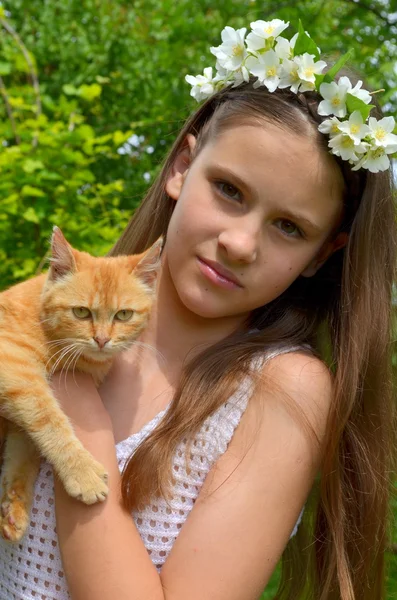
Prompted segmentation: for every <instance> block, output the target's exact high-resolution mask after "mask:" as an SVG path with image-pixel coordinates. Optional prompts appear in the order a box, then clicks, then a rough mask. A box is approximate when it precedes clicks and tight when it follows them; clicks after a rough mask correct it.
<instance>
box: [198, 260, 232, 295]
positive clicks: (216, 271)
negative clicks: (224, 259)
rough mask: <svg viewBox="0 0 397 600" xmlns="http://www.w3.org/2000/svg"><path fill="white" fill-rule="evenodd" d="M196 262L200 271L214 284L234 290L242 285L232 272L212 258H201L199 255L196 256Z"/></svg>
mask: <svg viewBox="0 0 397 600" xmlns="http://www.w3.org/2000/svg"><path fill="white" fill-rule="evenodd" d="M198 263H199V266H200V270H201V272H202V273H203V274H204V275H205V276H206V277H207V279H209V280H210V281H211V282H212V283H215V284H216V285H219V286H220V287H223V288H225V289H228V290H234V289H236V288H241V287H243V286H242V285H241V284H240V282H239V280H238V279H237V278H236V277H235V276H234V275H233V273H231V272H230V271H228V270H227V269H225V268H224V267H222V265H220V264H219V263H216V262H214V261H212V260H208V261H207V260H203V259H202V258H200V257H198Z"/></svg>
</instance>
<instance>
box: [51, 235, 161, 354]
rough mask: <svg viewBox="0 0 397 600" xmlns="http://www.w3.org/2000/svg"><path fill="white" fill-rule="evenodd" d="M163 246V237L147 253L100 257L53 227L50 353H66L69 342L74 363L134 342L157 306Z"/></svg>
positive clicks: (113, 352) (116, 349)
mask: <svg viewBox="0 0 397 600" xmlns="http://www.w3.org/2000/svg"><path fill="white" fill-rule="evenodd" d="M161 245H162V240H161V239H160V240H158V241H157V242H156V243H155V244H154V245H153V246H152V247H151V248H149V250H147V251H146V252H144V253H142V254H137V255H131V256H116V257H99V258H95V257H93V256H91V255H90V254H88V253H87V252H80V251H78V250H75V249H74V248H72V246H71V245H70V244H69V243H68V242H67V241H66V239H65V237H64V236H63V234H62V232H61V230H60V229H59V228H58V227H54V232H53V235H52V239H51V258H50V262H51V266H50V269H49V271H48V275H47V280H46V283H45V285H44V288H43V295H42V303H41V304H42V310H41V315H40V317H41V323H42V326H43V328H44V329H45V331H46V335H47V337H48V338H50V340H51V341H52V342H53V344H52V345H51V348H52V351H51V354H52V355H54V354H55V352H57V350H59V351H60V352H59V355H61V353H62V351H63V350H62V349H64V348H65V342H66V344H67V345H68V346H69V345H70V350H69V353H70V361H71V362H73V363H75V361H76V360H77V356H78V355H79V356H80V355H81V356H85V357H87V358H90V359H91V360H100V361H102V360H108V359H109V358H111V357H112V355H114V354H115V353H116V352H119V351H121V350H124V349H126V348H127V347H128V346H130V345H131V343H132V342H133V341H134V340H135V339H136V338H137V337H138V335H139V334H140V333H141V331H142V330H143V328H144V327H145V325H146V323H147V320H148V317H149V314H150V310H151V308H152V304H153V301H154V297H155V288H156V279H157V272H158V268H159V264H160V260H159V258H160V251H161ZM58 341H59V344H58V346H57V342H58ZM63 358H64V359H65V358H67V357H66V356H63Z"/></svg>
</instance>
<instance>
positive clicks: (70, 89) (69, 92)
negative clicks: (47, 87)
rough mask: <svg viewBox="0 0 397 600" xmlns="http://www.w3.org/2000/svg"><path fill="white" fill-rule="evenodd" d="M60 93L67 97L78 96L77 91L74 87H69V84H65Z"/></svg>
mask: <svg viewBox="0 0 397 600" xmlns="http://www.w3.org/2000/svg"><path fill="white" fill-rule="evenodd" d="M62 91H63V93H64V94H66V95H67V96H78V95H79V90H78V89H77V88H76V87H74V85H70V83H65V85H63V86H62Z"/></svg>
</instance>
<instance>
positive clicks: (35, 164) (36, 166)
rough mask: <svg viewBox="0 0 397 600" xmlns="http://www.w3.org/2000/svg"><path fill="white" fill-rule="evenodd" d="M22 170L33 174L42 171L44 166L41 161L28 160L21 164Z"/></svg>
mask: <svg viewBox="0 0 397 600" xmlns="http://www.w3.org/2000/svg"><path fill="white" fill-rule="evenodd" d="M22 168H23V170H24V171H25V173H33V172H34V171H37V170H41V169H44V164H43V163H42V162H41V160H32V159H31V158H28V159H27V160H25V162H24V163H23V165H22Z"/></svg>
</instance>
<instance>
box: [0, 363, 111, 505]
mask: <svg viewBox="0 0 397 600" xmlns="http://www.w3.org/2000/svg"><path fill="white" fill-rule="evenodd" d="M2 383H3V389H2V396H3V401H2V406H1V403H0V406H1V409H2V411H3V415H4V416H5V417H6V418H7V419H9V420H10V421H12V422H13V423H15V424H16V425H17V426H19V427H20V428H21V429H23V430H24V431H25V432H26V433H27V434H28V435H29V437H30V438H31V440H33V442H34V444H35V445H36V448H37V449H38V451H39V453H40V454H41V455H42V456H43V457H44V458H46V459H47V461H48V462H49V463H50V464H52V466H53V467H54V470H55V472H56V473H57V475H58V477H59V479H60V480H61V481H62V483H63V485H64V487H65V490H66V492H67V493H68V494H69V495H70V496H72V497H73V498H77V499H78V500H81V501H82V502H84V503H85V504H94V503H95V502H103V501H104V500H105V499H106V497H107V494H108V486H107V479H108V475H107V473H106V470H105V469H104V467H103V466H102V465H101V464H100V463H99V462H98V461H96V460H95V459H94V458H93V456H92V455H91V454H90V453H89V452H88V451H87V450H86V449H85V448H84V446H83V445H82V443H81V442H80V441H79V440H78V438H77V436H76V435H75V433H74V431H73V428H72V425H71V423H70V421H69V419H68V418H67V416H66V415H65V414H64V413H63V412H62V410H61V408H60V406H59V404H58V402H57V400H56V398H55V397H54V396H53V394H52V392H51V389H50V387H49V384H48V382H47V381H46V380H45V379H43V378H39V377H38V376H37V373H35V374H32V376H31V377H30V382H29V384H28V385H25V384H24V385H23V386H18V387H16V386H15V387H14V386H12V383H11V382H10V381H9V380H6V379H5V378H4V379H3V382H2ZM10 384H11V385H10ZM11 398H12V401H11V400H10V399H11Z"/></svg>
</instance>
